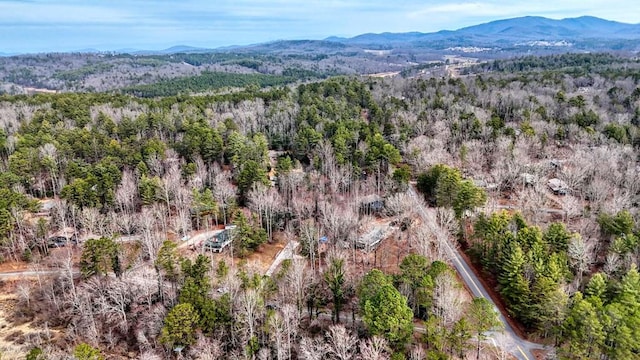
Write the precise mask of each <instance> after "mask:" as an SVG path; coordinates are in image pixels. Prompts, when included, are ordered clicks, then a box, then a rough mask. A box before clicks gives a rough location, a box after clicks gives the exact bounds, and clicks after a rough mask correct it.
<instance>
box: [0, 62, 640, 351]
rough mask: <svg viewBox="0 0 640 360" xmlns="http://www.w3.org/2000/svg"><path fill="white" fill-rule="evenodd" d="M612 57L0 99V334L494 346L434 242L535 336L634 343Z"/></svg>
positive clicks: (635, 89) (627, 91) (120, 341)
mask: <svg viewBox="0 0 640 360" xmlns="http://www.w3.org/2000/svg"><path fill="white" fill-rule="evenodd" d="M187 60H188V59H181V61H187ZM192 60H193V59H192ZM250 65H251V64H248V63H247V64H243V65H242V66H250ZM586 68H588V69H589V70H588V71H587V70H584V69H586ZM638 68H639V64H638V62H637V61H635V60H630V59H624V58H617V57H612V56H609V55H601V54H586V55H584V54H582V55H563V56H559V57H558V56H551V57H542V58H532V57H531V58H529V57H528V58H520V59H513V60H501V61H496V62H492V63H488V64H484V65H479V66H472V67H468V68H467V70H466V71H465V72H464V74H463V75H457V73H450V74H451V75H453V76H447V77H439V76H432V75H433V74H426V73H422V74H420V76H418V77H406V78H405V77H401V76H395V77H389V78H371V77H332V78H328V79H324V80H318V81H313V82H307V83H304V84H298V85H283V84H284V83H286V82H289V76H288V75H287V74H285V73H283V74H282V75H281V76H280V75H258V74H251V75H247V77H246V78H244V77H237V75H228V74H227V75H224V76H222V78H223V79H226V80H225V81H227V80H228V81H238V82H237V83H235V82H234V83H233V85H234V86H237V87H240V88H241V89H240V90H238V91H236V92H231V93H226V94H218V95H187V94H185V92H184V91H183V86H184V88H187V87H189V86H191V85H194V84H195V85H196V86H199V85H198V84H199V81H203V82H204V83H207V84H206V86H209V85H211V83H210V82H215V81H218V80H213V79H212V78H207V76H209V77H211V76H213V75H214V74H216V73H204V77H200V78H198V79H199V80H198V81H196V82H191V83H190V84H191V85H186V84H185V83H183V82H182V80H171V81H167V82H163V83H160V84H156V85H154V86H148V85H143V86H138V87H131V88H126V89H125V90H123V91H122V93H64V94H37V95H1V96H0V160H1V161H0V170H1V175H0V259H1V260H2V262H4V264H5V265H6V264H12V266H13V265H15V264H22V265H21V266H23V268H25V267H26V268H30V269H33V270H34V271H36V276H33V277H28V278H24V279H22V280H15V279H12V280H8V279H6V278H3V277H1V276H2V271H0V282H2V283H1V284H0V285H2V286H3V289H5V290H6V292H8V293H12V294H14V296H13V297H12V301H13V302H12V304H13V306H12V307H11V310H10V311H8V310H5V311H6V312H5V313H4V314H5V315H6V317H7V319H8V320H7V321H9V322H11V324H13V325H11V326H18V325H19V324H28V326H29V327H30V329H31V330H32V331H31V332H25V331H23V330H20V331H21V332H20V333H18V332H17V331H14V332H11V333H10V336H9V334H8V335H7V336H5V338H4V341H3V342H0V354H2V353H3V356H9V357H10V358H11V357H12V356H13V357H15V358H25V356H26V358H28V359H41V358H44V359H67V358H69V357H70V356H73V357H74V358H76V359H101V358H103V359H125V358H137V359H164V358H193V359H294V358H299V359H326V358H330V359H388V358H392V359H416V360H417V359H447V358H454V359H456V358H460V359H463V358H506V356H508V354H512V355H515V356H520V355H519V354H514V353H513V349H512V348H510V346H509V344H501V343H500V341H499V339H500V337H497V336H495V335H494V334H495V333H493V332H490V331H498V332H499V331H501V325H502V323H501V322H500V321H499V319H498V314H497V313H495V312H494V309H493V307H492V305H491V303H489V302H488V301H486V300H484V299H482V298H478V299H473V298H472V297H471V296H470V293H469V289H467V288H465V287H464V286H463V284H462V283H461V282H460V278H459V277H458V276H457V274H456V272H455V270H454V268H453V267H452V266H451V261H452V260H451V259H450V258H449V255H448V252H447V251H448V250H447V249H448V248H449V247H450V246H453V247H458V248H460V249H461V251H462V252H464V253H465V254H466V256H467V257H468V259H469V260H470V261H471V262H472V263H473V264H474V266H475V269H476V270H477V272H478V273H479V274H481V277H482V278H483V281H484V284H485V285H486V286H487V287H489V288H490V289H491V290H492V291H493V292H494V294H495V296H496V299H498V300H499V301H498V302H499V303H500V304H501V305H502V306H504V308H505V312H506V314H508V315H509V316H510V317H511V318H512V319H513V325H514V326H515V327H516V328H517V329H519V330H520V331H521V332H522V333H523V334H524V335H525V336H526V337H528V338H529V339H530V340H534V341H536V342H538V343H540V344H542V345H544V346H545V353H546V356H548V357H549V358H561V359H632V358H635V357H636V356H637V354H638V353H639V352H640V340H639V339H640V334H639V333H638V331H640V330H639V329H640V326H638V321H640V317H638V316H639V315H638V314H639V313H640V295H639V294H640V275H639V274H638V270H637V266H638V262H639V261H640V242H639V241H638V238H639V236H640V233H638V231H639V230H640V229H639V227H638V225H637V222H638V204H639V199H640V198H639V195H640V170H639V169H640V168H639V167H638V165H637V161H638V145H640V132H639V130H640V127H639V126H640V77H638V76H637V72H638ZM298 75H300V74H298ZM200 76H203V75H200ZM227 77H233V80H230V79H227ZM194 79H195V78H194ZM216 79H219V77H216ZM243 79H246V80H243ZM256 85H262V86H266V88H261V87H260V86H256ZM206 86H205V87H206ZM200 90H201V89H200V88H190V87H189V91H191V92H199V91H200ZM164 95H167V96H164ZM413 188H415V189H417V190H418V191H419V192H420V194H421V195H420V197H419V198H418V197H414V196H412V194H413ZM70 232H72V233H73V234H74V235H73V236H67V235H65V234H67V233H70ZM222 234H225V235H222ZM216 236H217V238H216ZM226 236H229V237H228V238H227V237H226ZM216 239H217V240H216ZM218 240H220V241H223V242H224V241H227V240H228V241H229V246H228V247H226V243H225V244H224V245H221V246H222V248H216V246H218V245H215V241H218ZM210 250H216V251H217V250H220V251H221V252H220V253H217V252H214V251H210ZM276 253H277V254H278V255H277V254H276ZM274 259H279V260H277V261H279V262H274V263H275V265H274V266H273V267H272V266H271V264H272V261H275V260H274ZM265 261H266V265H265V264H264V263H265ZM0 265H2V264H0ZM16 266H18V265H16ZM43 269H46V272H44V271H43ZM25 326H26V325H25ZM489 337H492V338H493V339H494V340H495V339H498V342H497V343H494V342H491V341H487V339H488V338H489ZM8 344H12V345H11V346H9V345H8ZM540 347H542V346H540Z"/></svg>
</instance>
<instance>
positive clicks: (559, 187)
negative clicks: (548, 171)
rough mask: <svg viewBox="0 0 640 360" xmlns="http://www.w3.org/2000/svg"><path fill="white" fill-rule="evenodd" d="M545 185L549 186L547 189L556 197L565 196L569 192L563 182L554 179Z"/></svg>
mask: <svg viewBox="0 0 640 360" xmlns="http://www.w3.org/2000/svg"><path fill="white" fill-rule="evenodd" d="M547 185H548V186H549V189H551V191H553V193H554V194H556V195H566V194H568V193H569V190H570V189H569V187H568V186H567V184H566V183H565V182H564V181H562V180H560V179H556V178H553V179H549V181H548V182H547Z"/></svg>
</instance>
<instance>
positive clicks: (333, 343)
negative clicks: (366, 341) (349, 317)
mask: <svg viewBox="0 0 640 360" xmlns="http://www.w3.org/2000/svg"><path fill="white" fill-rule="evenodd" d="M326 338H327V347H328V351H327V355H329V356H330V358H331V359H336V360H350V359H353V358H354V356H355V350H356V344H357V343H358V339H357V338H356V337H355V336H354V335H353V334H351V332H349V331H348V330H347V329H346V328H345V327H344V326H342V325H331V326H330V327H329V330H328V331H327V336H326Z"/></svg>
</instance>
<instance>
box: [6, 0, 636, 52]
mask: <svg viewBox="0 0 640 360" xmlns="http://www.w3.org/2000/svg"><path fill="white" fill-rule="evenodd" d="M634 5H635V2H632V1H623V0H613V1H599V0H598V1H590V2H588V3H584V2H583V1H575V0H571V1H564V2H563V3H562V4H561V5H558V4H557V2H551V1H548V0H543V1H539V2H535V3H529V2H524V1H509V2H507V1H470V2H459V1H434V2H432V3H430V4H427V5H425V4H424V3H421V2H419V1H414V0H407V1H398V2H396V3H393V4H388V3H387V2H386V1H379V0H375V1H363V0H356V1H341V0H334V1H318V0H312V1H305V2H301V1H293V0H276V1H271V2H269V4H264V1H258V0H240V1H228V0H223V1H218V2H215V3H214V2H210V1H202V0H185V1H181V2H172V1H167V0H148V1H142V0H130V1H124V0H115V1H106V0H97V1H93V2H91V3H88V2H86V1H81V0H51V1H44V0H0V29H1V32H0V53H5V54H7V53H8V54H11V53H36V52H67V51H78V50H83V49H95V50H100V51H113V50H121V49H142V50H161V49H166V48H169V47H172V46H176V45H188V46H195V47H202V48H217V47H222V46H232V45H249V44H255V43H262V42H267V41H275V40H283V39H287V40H296V39H324V38H327V37H329V36H344V37H351V36H355V35H359V34H363V33H381V32H409V31H419V32H434V31H439V30H455V29H459V28H462V27H466V26H472V25H476V24H480V23H485V22H489V21H493V20H499V19H505V18H513V17H520V16H544V17H548V18H552V19H562V18H572V17H579V16H597V17H601V18H604V19H607V20H614V21H619V22H625V23H633V24H636V23H639V22H640V14H639V13H635V12H631V11H628V9H632V8H634Z"/></svg>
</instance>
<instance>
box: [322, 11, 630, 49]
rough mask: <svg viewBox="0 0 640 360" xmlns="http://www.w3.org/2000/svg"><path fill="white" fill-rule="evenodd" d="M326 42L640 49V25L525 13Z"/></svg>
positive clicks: (330, 39)
mask: <svg viewBox="0 0 640 360" xmlns="http://www.w3.org/2000/svg"><path fill="white" fill-rule="evenodd" d="M325 40H326V41H332V42H338V43H342V44H348V45H359V46H362V45H377V46H398V45H403V44H416V45H421V44H422V45H429V44H431V45H435V46H437V45H446V44H449V45H451V46H496V45H498V46H500V45H502V46H513V45H525V44H533V45H535V44H539V45H547V46H563V45H565V46H566V45H568V44H576V43H578V44H584V43H592V42H597V41H602V40H608V41H610V42H612V43H613V42H616V43H619V42H630V43H631V44H629V45H633V43H635V45H636V49H640V44H639V43H638V41H639V40H640V24H626V23H621V22H616V21H610V20H605V19H600V18H597V17H592V16H582V17H578V18H569V19H562V20H554V19H548V18H544V17H539V16H525V17H519V18H513V19H506V20H497V21H492V22H488V23H484V24H480V25H474V26H470V27H465V28H462V29H459V30H455V31H448V30H443V31H438V32H435V33H420V32H408V33H381V34H362V35H358V36H355V37H352V38H340V37H329V38H327V39H325Z"/></svg>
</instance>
